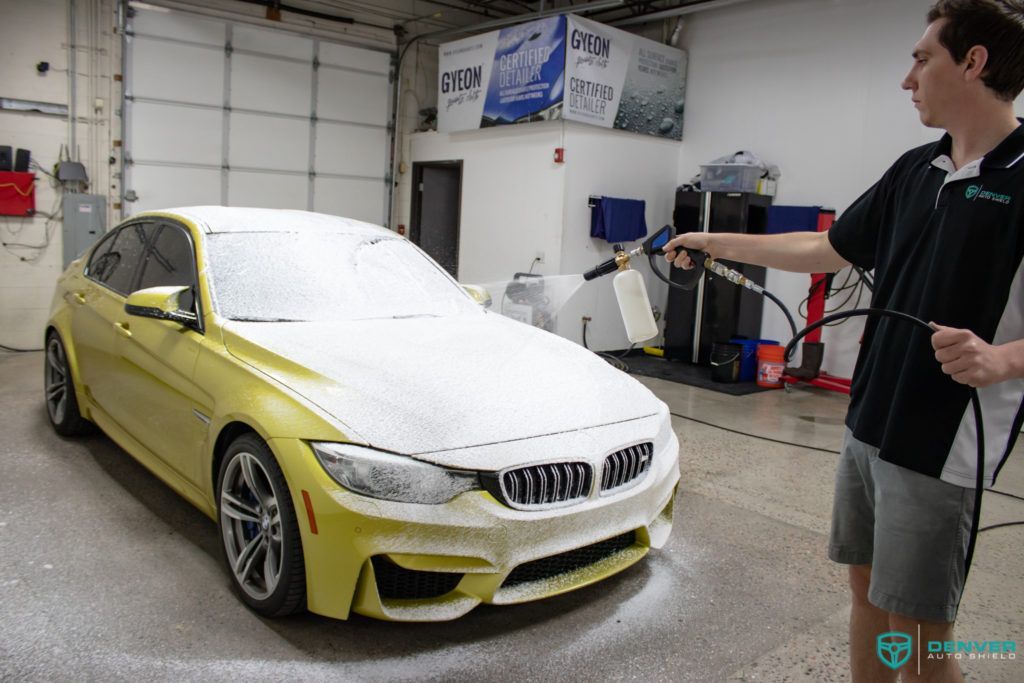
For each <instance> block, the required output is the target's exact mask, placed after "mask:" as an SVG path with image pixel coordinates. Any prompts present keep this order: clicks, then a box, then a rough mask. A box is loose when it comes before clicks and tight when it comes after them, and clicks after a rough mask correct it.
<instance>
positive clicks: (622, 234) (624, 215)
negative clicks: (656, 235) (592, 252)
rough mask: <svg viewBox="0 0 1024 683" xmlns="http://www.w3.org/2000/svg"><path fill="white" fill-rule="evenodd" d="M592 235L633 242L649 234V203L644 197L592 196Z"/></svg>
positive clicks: (590, 203) (611, 240)
mask: <svg viewBox="0 0 1024 683" xmlns="http://www.w3.org/2000/svg"><path fill="white" fill-rule="evenodd" d="M589 205H590V236H591V237H598V238H600V239H603V240H607V241H609V242H632V241H634V240H639V239H643V238H644V237H646V236H647V219H646V218H645V217H644V214H645V212H646V209H647V203H646V202H645V201H644V200H642V199H619V198H617V197H591V200H590V202H589Z"/></svg>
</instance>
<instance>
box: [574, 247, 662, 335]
mask: <svg viewBox="0 0 1024 683" xmlns="http://www.w3.org/2000/svg"><path fill="white" fill-rule="evenodd" d="M629 256H630V255H629V254H627V253H626V252H625V251H624V250H623V249H622V246H621V245H618V244H616V245H615V256H614V258H610V259H608V260H607V261H605V262H604V263H601V264H600V265H598V266H596V267H595V268H592V269H590V270H588V271H587V272H585V273H583V279H584V280H593V279H594V278H598V277H601V276H602V275H607V274H608V273H611V272H613V271H615V270H618V271H619V272H618V274H617V275H616V276H615V279H614V280H613V281H612V287H614V288H615V298H616V299H617V300H618V302H619V313H620V314H621V315H622V322H623V323H625V325H626V337H628V338H629V341H630V342H631V343H633V344H638V343H640V342H642V341H646V340H648V339H651V338H652V337H656V336H657V335H658V324H657V323H656V322H655V321H654V314H653V313H651V300H650V299H649V298H648V297H647V285H645V284H644V278H643V275H641V274H640V273H639V272H638V271H635V270H632V269H630V267H629Z"/></svg>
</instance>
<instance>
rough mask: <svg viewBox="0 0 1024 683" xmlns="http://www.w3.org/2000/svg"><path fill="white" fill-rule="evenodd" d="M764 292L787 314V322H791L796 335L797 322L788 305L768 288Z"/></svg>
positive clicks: (791, 327) (790, 326)
mask: <svg viewBox="0 0 1024 683" xmlns="http://www.w3.org/2000/svg"><path fill="white" fill-rule="evenodd" d="M762 293H763V294H764V295H765V296H766V297H767V298H769V299H771V300H772V301H773V302H774V303H775V305H776V306H778V307H779V310H780V311H782V314H783V315H784V316H786V322H788V323H789V329H790V331H791V332H792V333H793V336H794V337H796V323H795V322H793V316H792V315H791V314H790V312H789V309H788V308H786V305H785V304H784V303H782V301H780V300H779V298H778V297H777V296H775V295H774V294H772V293H771V292H769V291H768V290H767V289H765V290H762ZM786 360H789V357H788V356H787V357H786Z"/></svg>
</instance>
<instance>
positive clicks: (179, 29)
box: [132, 7, 227, 49]
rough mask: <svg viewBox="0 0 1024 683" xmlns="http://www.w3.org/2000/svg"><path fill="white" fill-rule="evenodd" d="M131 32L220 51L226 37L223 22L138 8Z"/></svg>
mask: <svg viewBox="0 0 1024 683" xmlns="http://www.w3.org/2000/svg"><path fill="white" fill-rule="evenodd" d="M132 30H133V31H134V32H135V33H148V34H149V35H153V36H161V37H163V38H171V39H174V40H187V41H190V42H193V43H204V44H206V45H217V46H219V47H220V48H221V49H223V48H224V39H225V36H226V35H227V34H226V31H225V24H224V22H223V21H217V20H216V19H207V18H204V17H200V16H197V15H195V14H186V13H184V12H161V11H159V10H148V9H144V8H140V7H136V8H135V17H134V18H133V19H132Z"/></svg>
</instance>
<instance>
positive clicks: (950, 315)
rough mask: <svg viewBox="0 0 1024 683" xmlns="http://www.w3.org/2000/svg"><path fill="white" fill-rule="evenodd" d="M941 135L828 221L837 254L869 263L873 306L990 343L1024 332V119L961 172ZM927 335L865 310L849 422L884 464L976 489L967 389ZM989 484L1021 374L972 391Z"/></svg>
mask: <svg viewBox="0 0 1024 683" xmlns="http://www.w3.org/2000/svg"><path fill="white" fill-rule="evenodd" d="M950 146H951V139H950V136H949V135H948V134H947V135H945V136H944V137H943V138H942V139H941V140H939V141H938V142H936V143H932V144H928V145H924V146H921V147H918V148H916V149H912V150H910V151H909V152H907V153H906V154H904V155H903V156H902V157H900V159H899V160H898V161H897V162H896V163H895V164H893V165H892V167H891V168H890V169H889V170H888V171H886V173H885V175H884V176H882V179H881V180H880V181H878V183H877V184H875V186H874V187H872V188H871V189H870V190H868V191H867V192H865V193H864V194H863V195H862V196H861V197H860V198H859V199H857V201H856V202H854V203H853V205H852V206H850V208H849V209H847V210H846V212H845V213H844V214H843V215H842V217H841V218H840V219H839V220H838V221H837V222H836V223H835V225H833V226H832V229H831V230H830V231H829V240H830V242H831V243H832V246H833V248H835V250H836V251H837V252H838V253H839V255H840V256H842V257H843V258H844V259H846V260H847V261H849V262H850V263H853V264H855V265H857V266H859V267H861V268H864V269H868V270H870V269H874V271H875V276H874V279H875V291H874V293H873V295H872V306H874V307H877V308H886V309H890V310H895V311H902V312H904V313H909V314H910V315H913V316H916V317H918V318H920V319H921V320H924V321H926V322H928V321H934V322H937V323H939V324H941V325H949V326H951V327H959V328H967V329H970V330H972V331H973V332H974V333H975V334H977V335H978V336H979V337H981V338H982V339H984V340H985V341H987V342H989V343H995V344H1001V343H1005V342H1009V341H1014V340H1016V339H1021V338H1024V279H1022V269H1021V257H1022V255H1024V125H1022V126H1018V127H1017V129H1016V130H1015V131H1014V132H1013V133H1011V134H1010V135H1009V136H1008V137H1007V138H1006V139H1005V140H1003V141H1002V143H1000V144H999V146H998V147H996V148H995V149H994V150H992V151H991V152H989V153H988V154H987V155H986V156H985V157H984V158H983V159H981V160H980V163H974V164H968V165H966V166H965V167H963V168H961V169H959V170H958V171H956V174H955V175H954V174H953V173H952V172H953V170H954V169H953V164H952V161H951V160H950V158H949V154H950ZM930 337H931V334H930V333H929V332H927V331H925V330H923V329H919V328H918V327H917V326H916V325H912V324H911V323H908V322H905V321H902V320H896V319H893V318H869V319H868V320H867V323H866V326H865V331H864V339H863V344H862V346H861V350H860V354H859V355H858V357H857V365H856V369H855V370H854V376H853V386H852V389H851V402H850V409H849V412H848V414H847V418H846V424H847V426H848V427H849V428H850V429H851V430H852V431H853V434H854V436H856V437H857V438H858V439H860V440H861V441H863V442H865V443H868V444H870V445H872V446H875V447H877V448H879V449H880V457H881V458H882V459H883V460H886V461H888V462H891V463H894V464H897V465H901V466H903V467H907V468H910V469H912V470H915V471H917V472H921V473H923V474H927V475H929V476H933V477H939V478H941V479H943V480H944V481H948V482H951V483H954V484H957V485H960V486H965V487H972V488H973V487H974V485H975V479H976V472H977V441H976V433H975V431H976V430H975V426H974V413H973V410H972V409H971V405H970V398H969V393H968V388H967V387H966V386H965V385H962V384H958V383H957V382H955V381H954V380H953V379H952V378H951V377H949V376H948V375H946V374H944V373H943V372H942V369H941V367H940V365H939V363H938V361H936V360H935V355H934V351H933V350H932V347H931V340H930ZM978 393H979V396H980V398H981V402H982V411H983V413H984V421H985V424H984V429H985V432H984V433H985V446H986V449H985V450H986V460H985V472H986V484H987V485H991V484H992V483H993V482H994V481H995V475H996V474H998V471H999V468H1000V467H1001V466H1002V463H1003V462H1004V461H1005V460H1006V457H1007V456H1008V455H1009V452H1010V450H1011V449H1012V447H1013V444H1014V441H1015V440H1016V437H1017V434H1018V433H1019V431H1020V428H1021V422H1022V420H1024V411H1022V408H1024V380H1008V381H1006V382H1002V383H1000V384H996V385H993V386H991V387H986V388H984V389H980V390H979V392H978Z"/></svg>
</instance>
